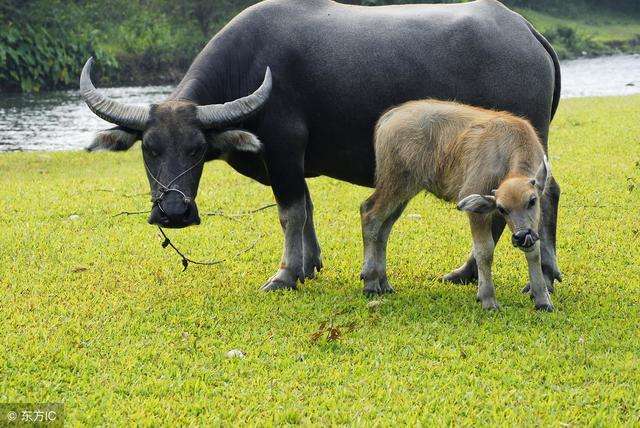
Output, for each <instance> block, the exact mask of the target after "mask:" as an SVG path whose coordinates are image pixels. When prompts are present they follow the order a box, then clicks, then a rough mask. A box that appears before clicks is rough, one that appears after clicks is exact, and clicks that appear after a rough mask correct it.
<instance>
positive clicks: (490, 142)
mask: <svg viewBox="0 0 640 428" xmlns="http://www.w3.org/2000/svg"><path fill="white" fill-rule="evenodd" d="M375 152H376V190H375V192H374V193H373V195H371V196H370V197H369V198H368V199H367V200H366V201H365V202H363V203H362V205H361V207H360V213H361V216H362V234H363V240H364V259H365V260H364V264H363V267H362V273H361V278H362V279H363V280H364V291H365V293H367V294H371V293H385V292H392V291H393V288H392V287H391V285H390V284H389V282H388V280H387V274H386V247H387V241H388V238H389V233H390V231H391V228H392V227H393V224H394V223H395V221H396V220H397V219H398V217H400V215H401V213H402V211H403V210H404V208H405V207H406V205H407V203H408V202H409V200H410V199H411V198H413V197H414V196H415V195H416V194H417V193H419V192H420V191H421V190H427V191H428V192H430V193H433V194H434V195H435V196H437V197H438V198H440V199H444V200H446V201H450V202H457V204H458V209H460V210H462V211H466V212H467V213H468V215H469V222H470V224H471V234H472V236H473V254H474V256H475V258H476V260H477V262H478V294H477V298H478V300H479V301H480V302H482V307H483V308H485V309H496V308H498V303H497V301H496V298H495V290H494V286H493V281H492V279H491V264H492V262H493V251H494V247H495V244H494V241H493V237H492V235H491V218H492V216H494V215H501V216H503V217H504V219H505V220H506V222H507V224H508V225H509V228H510V229H511V231H512V232H513V236H512V242H513V244H514V246H517V247H518V248H520V249H521V250H522V251H524V252H525V255H526V258H527V262H528V265H529V279H530V286H531V287H530V289H531V295H532V297H533V299H534V301H535V305H536V308H537V309H543V310H547V311H551V310H553V305H552V304H551V300H550V298H549V293H548V291H547V286H546V284H545V280H544V277H543V276H542V270H541V266H540V242H539V238H538V226H539V222H540V202H539V201H540V197H541V195H542V193H543V192H544V190H545V187H546V185H547V183H548V181H549V179H550V178H551V170H550V167H549V164H548V162H547V159H546V156H545V155H544V150H543V148H542V145H541V143H540V141H539V139H538V136H537V135H536V132H535V130H534V129H533V127H532V126H531V125H530V124H529V122H528V121H526V120H524V119H522V118H519V117H516V116H514V115H511V114H509V113H506V112H497V111H492V110H485V109H480V108H476V107H471V106H467V105H463V104H459V103H454V102H443V101H435V100H423V101H412V102H408V103H406V104H403V105H401V106H399V107H396V108H393V109H391V110H389V111H388V112H386V113H385V114H383V115H382V117H381V118H380V120H379V121H378V124H377V126H376V129H375ZM492 189H495V190H492Z"/></svg>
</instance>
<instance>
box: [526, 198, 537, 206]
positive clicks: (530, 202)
mask: <svg viewBox="0 0 640 428" xmlns="http://www.w3.org/2000/svg"><path fill="white" fill-rule="evenodd" d="M537 200H538V198H536V197H535V196H533V197H531V199H529V203H528V205H527V208H533V207H534V206H535V205H536V201H537Z"/></svg>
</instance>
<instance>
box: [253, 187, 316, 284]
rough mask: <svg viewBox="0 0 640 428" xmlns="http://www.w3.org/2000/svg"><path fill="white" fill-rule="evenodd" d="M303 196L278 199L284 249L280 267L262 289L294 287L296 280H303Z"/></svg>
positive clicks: (304, 212)
mask: <svg viewBox="0 0 640 428" xmlns="http://www.w3.org/2000/svg"><path fill="white" fill-rule="evenodd" d="M305 206H306V203H305V199H304V197H302V198H301V199H299V200H297V201H295V202H292V203H289V204H286V205H285V204H282V203H280V201H278V216H279V218H280V225H281V226H282V231H283V233H284V250H283V253H282V259H281V260H280V268H279V269H278V271H277V272H276V274H275V275H274V276H273V277H271V278H270V279H269V281H267V283H266V284H264V285H263V286H262V290H263V291H274V290H280V289H295V288H296V284H297V282H298V280H299V281H300V282H304V278H305V275H304V267H303V240H302V230H303V228H304V224H305V221H306V217H307V215H306V207H305Z"/></svg>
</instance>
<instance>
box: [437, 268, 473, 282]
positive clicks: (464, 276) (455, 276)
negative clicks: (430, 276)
mask: <svg viewBox="0 0 640 428" xmlns="http://www.w3.org/2000/svg"><path fill="white" fill-rule="evenodd" d="M477 280H478V276H477V275H476V274H474V273H469V272H465V271H462V272H461V271H458V270H454V271H453V272H451V273H448V274H446V275H445V276H443V277H442V281H444V282H451V283H453V284H462V285H464V284H471V283H472V282H476V281H477Z"/></svg>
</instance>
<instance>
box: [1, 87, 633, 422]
mask: <svg viewBox="0 0 640 428" xmlns="http://www.w3.org/2000/svg"><path fill="white" fill-rule="evenodd" d="M639 112H640V97H626V98H603V99H574V100H567V101H563V102H562V103H561V109H560V111H559V115H558V117H557V119H556V121H555V122H554V124H553V128H552V141H551V161H552V164H553V166H554V173H555V176H556V177H557V179H558V180H559V182H560V185H561V186H562V189H563V197H562V202H561V205H562V207H561V214H560V221H561V223H560V229H559V261H560V267H561V269H562V270H563V273H564V277H565V280H564V282H563V283H562V284H560V285H559V286H558V287H557V291H556V293H555V294H554V296H553V300H554V304H555V306H556V312H554V313H551V314H547V313H537V312H535V311H534V310H533V304H532V303H531V302H530V301H529V298H528V297H526V296H524V295H522V294H521V293H520V289H521V288H522V286H523V285H524V283H525V282H526V264H525V260H524V257H522V254H521V253H519V252H518V251H517V250H515V249H513V248H512V247H511V246H510V244H509V242H508V240H507V239H504V242H502V243H501V245H499V247H498V250H497V254H496V263H495V281H496V285H497V293H498V294H497V295H498V300H499V301H500V303H501V304H502V309H501V310H500V311H499V312H494V313H489V312H484V311H482V309H481V308H480V306H479V304H478V303H476V302H475V290H474V287H472V286H454V285H449V284H443V283H441V282H439V281H438V278H439V276H440V275H442V274H443V273H446V272H448V271H449V270H451V269H452V268H454V267H456V266H457V265H459V264H460V263H461V262H462V261H463V260H464V258H465V257H466V255H467V253H468V251H469V249H470V236H469V230H468V226H467V223H466V218H465V216H464V215H463V214H461V213H459V212H457V211H456V210H455V209H454V208H453V207H452V206H450V205H445V204H443V203H440V202H439V201H437V200H435V199H434V198H432V197H430V196H429V197H424V196H419V197H417V198H416V199H415V200H414V201H413V202H412V203H411V205H410V206H409V208H408V209H407V210H406V212H405V215H404V216H403V218H402V219H401V220H400V221H399V222H398V224H397V226H396V228H395V230H394V233H393V234H392V236H391V242H390V250H389V254H390V257H389V273H390V278H391V281H392V283H393V284H394V286H395V287H396V290H397V291H398V292H397V293H396V294H395V295H392V296H389V297H385V298H384V299H383V300H382V303H381V304H380V305H379V306H377V307H376V308H374V309H370V308H368V306H367V304H368V302H369V300H367V299H366V298H365V297H363V296H362V294H361V291H360V290H361V284H360V282H359V281H358V274H359V269H360V263H361V238H360V225H359V215H358V210H357V208H358V205H359V203H360V202H361V201H362V200H363V199H364V198H365V197H366V196H368V195H369V193H370V190H369V189H364V188H358V187H355V186H351V185H348V184H345V183H340V182H338V181H335V180H331V179H327V178H321V179H315V180H311V181H310V186H311V191H312V194H313V196H314V201H315V205H316V215H315V216H316V224H317V229H318V235H319V239H320V242H321V244H322V245H323V254H324V264H325V270H323V271H322V272H321V274H320V276H319V278H318V279H316V280H314V281H308V282H307V283H305V284H304V285H303V286H301V287H300V289H299V291H297V292H280V293H271V294H263V293H260V292H259V291H258V288H259V286H260V285H262V283H263V282H264V281H265V280H266V279H267V278H268V277H269V276H270V275H272V274H273V273H274V272H275V268H276V266H277V264H278V262H279V257H280V251H281V247H282V237H281V232H280V226H279V224H278V220H277V214H276V211H275V209H273V208H271V209H267V210H264V211H261V212H259V213H256V214H254V215H252V216H247V217H241V218H239V219H235V220H233V219H229V218H225V217H220V216H213V217H204V218H203V220H204V221H203V224H202V225H201V226H199V227H197V228H191V229H188V230H181V231H169V235H170V236H171V238H172V239H173V241H174V242H175V243H176V244H177V245H178V246H179V247H181V248H182V249H183V250H185V251H186V252H187V253H188V254H189V255H190V256H191V257H192V258H195V259H212V258H214V259H215V258H224V257H226V256H232V257H233V255H234V254H235V253H237V252H238V251H240V250H242V249H243V248H245V247H247V246H249V245H250V244H251V243H252V242H254V241H255V239H256V238H258V237H259V236H261V238H260V240H259V241H258V242H257V244H256V246H255V248H254V249H252V250H251V251H249V252H247V253H245V254H242V255H241V256H239V257H237V258H235V259H232V260H231V261H228V262H226V263H224V264H220V265H218V266H214V267H198V266H190V267H189V269H188V270H187V271H186V272H184V273H182V272H181V266H180V263H179V259H178V258H177V256H176V255H175V253H173V252H172V251H171V250H170V249H164V250H163V249H162V248H161V246H160V242H161V240H160V238H159V236H158V235H157V230H156V229H155V228H153V227H151V226H149V225H147V224H146V221H145V220H146V217H145V215H132V216H119V217H113V215H114V214H116V213H118V212H121V211H125V210H126V211H135V210H145V209H148V207H149V205H150V204H149V202H148V196H146V195H145V194H144V192H146V191H148V184H147V182H146V178H145V176H144V170H143V166H142V163H141V161H140V152H139V150H136V149H134V150H132V151H131V152H130V153H126V154H105V153H102V154H93V155H91V154H85V153H12V154H4V155H1V156H0V224H1V225H2V234H1V235H0V318H1V320H2V322H1V323H0V326H1V327H0V328H1V330H0V338H1V340H2V352H0V402H64V403H65V406H66V412H67V418H68V419H67V420H68V421H71V422H72V424H73V425H77V424H85V425H86V424H89V425H98V424H100V425H123V424H127V423H130V422H132V421H138V422H143V424H145V425H146V424H153V425H165V424H175V423H180V424H196V425H203V424H214V423H223V424H224V423H225V422H226V423H229V422H232V421H245V422H252V423H258V422H263V423H264V424H267V425H268V424H270V423H277V424H284V423H305V424H309V423H311V424H326V423H332V424H357V425H362V424H365V423H367V424H368V423H372V422H374V421H375V422H376V423H378V424H380V425H388V424H391V423H394V422H405V423H412V424H414V423H416V422H422V423H423V424H424V425H431V424H438V425H443V424H456V425H550V426H568V425H594V426H611V425H619V424H624V425H635V424H638V423H639V421H640V371H639V370H638V367H640V265H639V263H640V249H639V248H640V246H639V245H638V241H639V239H640V167H639V166H638V162H639V161H640V113H639ZM198 199H199V204H200V209H201V211H203V212H207V211H208V212H211V211H215V210H219V209H221V210H224V211H225V212H227V213H236V212H240V211H243V210H247V209H251V208H255V207H258V206H261V205H263V204H267V203H270V202H271V201H272V196H271V192H270V190H269V189H268V188H265V187H263V186H261V185H259V184H256V183H253V182H251V181H250V180H249V179H247V178H244V177H242V176H240V175H238V174H237V173H235V172H233V171H232V170H231V169H230V168H228V167H226V166H225V165H224V164H222V163H221V162H213V163H210V164H208V165H207V166H206V168H205V173H204V178H203V182H202V184H201V186H200V195H199V197H198ZM70 216H78V217H71V218H70ZM330 319H333V321H334V323H335V325H344V324H348V323H355V325H356V327H355V330H353V331H347V329H343V330H344V331H343V332H342V336H341V337H340V338H339V339H338V340H335V341H329V340H327V338H326V335H325V336H323V337H321V338H320V339H319V340H317V341H316V342H312V341H311V339H310V337H311V335H312V334H313V333H314V332H315V331H317V329H318V327H319V325H320V324H321V323H322V322H325V321H328V320H330ZM231 349H241V350H242V351H244V352H245V353H246V357H245V358H244V359H239V358H236V359H228V358H227V357H226V353H227V352H228V351H229V350H231ZM567 424H568V425H567Z"/></svg>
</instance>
